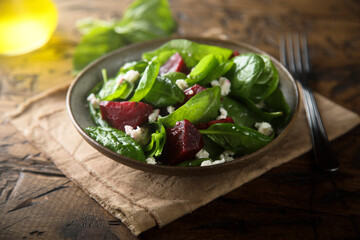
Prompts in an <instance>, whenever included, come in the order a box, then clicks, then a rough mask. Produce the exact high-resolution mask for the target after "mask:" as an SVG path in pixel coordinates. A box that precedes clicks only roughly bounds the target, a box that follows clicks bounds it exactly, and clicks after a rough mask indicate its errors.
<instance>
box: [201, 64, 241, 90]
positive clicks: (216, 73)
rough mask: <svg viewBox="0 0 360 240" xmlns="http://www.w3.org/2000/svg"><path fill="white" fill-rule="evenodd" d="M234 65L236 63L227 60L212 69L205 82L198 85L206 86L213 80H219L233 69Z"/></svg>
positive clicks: (202, 81)
mask: <svg viewBox="0 0 360 240" xmlns="http://www.w3.org/2000/svg"><path fill="white" fill-rule="evenodd" d="M233 65H234V62H233V61H232V60H227V61H225V62H223V63H221V64H220V65H218V66H217V67H215V68H214V69H212V71H211V72H210V73H209V74H208V75H207V76H206V77H205V78H204V79H203V80H201V81H200V82H198V84H200V85H202V86H204V85H207V84H209V83H211V81H213V80H218V79H219V78H220V77H221V76H224V75H225V74H226V73H227V72H228V71H229V70H230V69H231V68H232V67H233Z"/></svg>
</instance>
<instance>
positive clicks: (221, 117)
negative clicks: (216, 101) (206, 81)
mask: <svg viewBox="0 0 360 240" xmlns="http://www.w3.org/2000/svg"><path fill="white" fill-rule="evenodd" d="M227 114H228V113H227V111H226V110H225V108H222V107H221V108H220V115H219V116H218V117H217V118H216V120H220V119H225V118H227Z"/></svg>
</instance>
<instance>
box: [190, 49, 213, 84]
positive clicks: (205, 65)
mask: <svg viewBox="0 0 360 240" xmlns="http://www.w3.org/2000/svg"><path fill="white" fill-rule="evenodd" d="M217 65H218V61H217V60H216V57H215V55H214V54H208V55H206V56H205V57H203V58H202V59H201V60H200V61H199V62H198V64H196V66H195V67H194V68H193V69H192V70H191V72H190V74H189V77H188V78H187V79H186V82H187V84H188V85H189V86H192V85H194V84H195V83H197V82H199V81H201V80H202V79H204V78H205V77H206V76H207V75H208V74H209V73H210V72H211V71H212V70H213V69H215V68H216V66H217Z"/></svg>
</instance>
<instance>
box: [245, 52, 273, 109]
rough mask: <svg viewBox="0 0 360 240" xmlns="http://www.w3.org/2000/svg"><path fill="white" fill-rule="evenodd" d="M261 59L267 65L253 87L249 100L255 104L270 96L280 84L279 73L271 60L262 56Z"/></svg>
mask: <svg viewBox="0 0 360 240" xmlns="http://www.w3.org/2000/svg"><path fill="white" fill-rule="evenodd" d="M261 57H262V59H263V60H264V63H265V65H264V69H263V72H262V73H261V75H260V76H259V78H258V79H256V81H255V82H254V84H253V85H252V87H251V89H250V93H249V98H250V100H251V101H253V102H254V103H259V102H261V101H263V100H264V99H266V98H267V97H268V96H270V94H271V93H272V92H274V91H275V89H276V87H277V85H278V83H279V73H278V71H277V70H276V68H275V66H274V64H273V63H272V62H271V60H270V58H269V57H268V56H265V55H261Z"/></svg>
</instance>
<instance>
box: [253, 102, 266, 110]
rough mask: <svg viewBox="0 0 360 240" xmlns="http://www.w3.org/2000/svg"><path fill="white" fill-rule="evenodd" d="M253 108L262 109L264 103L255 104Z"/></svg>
mask: <svg viewBox="0 0 360 240" xmlns="http://www.w3.org/2000/svg"><path fill="white" fill-rule="evenodd" d="M255 106H257V107H258V108H260V109H261V108H264V107H265V103H264V102H259V103H257V104H255Z"/></svg>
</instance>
